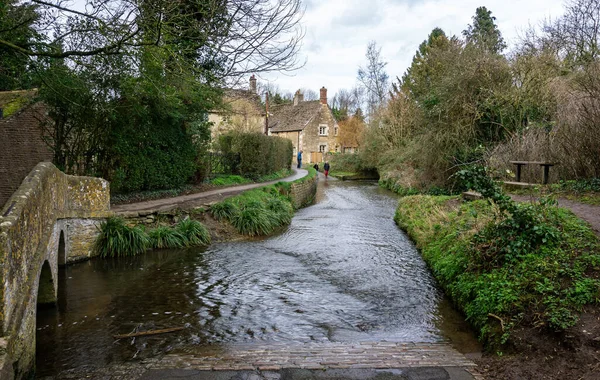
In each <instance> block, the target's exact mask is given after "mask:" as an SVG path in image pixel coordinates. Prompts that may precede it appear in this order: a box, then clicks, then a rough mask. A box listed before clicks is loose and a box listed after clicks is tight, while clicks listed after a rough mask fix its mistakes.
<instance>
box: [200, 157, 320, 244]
mask: <svg viewBox="0 0 600 380" xmlns="http://www.w3.org/2000/svg"><path fill="white" fill-rule="evenodd" d="M313 172H314V169H313ZM282 189H285V186H284V185H282V184H281V183H278V184H276V185H273V186H266V187H263V188H260V189H256V190H251V191H247V192H245V193H243V194H240V195H238V196H236V197H232V198H229V199H227V200H225V201H223V202H219V203H217V204H215V205H213V206H212V207H211V213H212V215H213V216H214V217H215V218H216V219H218V220H226V221H229V222H230V223H231V224H232V225H233V226H234V227H235V228H236V229H237V230H238V232H239V233H241V234H244V235H249V236H256V235H268V234H270V233H272V232H273V231H274V230H275V229H276V228H279V227H281V226H286V225H288V224H289V223H290V222H291V220H292V216H293V215H294V208H293V207H292V204H291V202H290V200H289V199H288V198H287V197H285V196H283V195H281V192H282Z"/></svg>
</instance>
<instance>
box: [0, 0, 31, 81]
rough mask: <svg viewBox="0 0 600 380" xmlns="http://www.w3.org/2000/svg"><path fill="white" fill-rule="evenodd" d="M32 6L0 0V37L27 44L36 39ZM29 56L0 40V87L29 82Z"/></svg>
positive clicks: (18, 44)
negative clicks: (0, 42)
mask: <svg viewBox="0 0 600 380" xmlns="http://www.w3.org/2000/svg"><path fill="white" fill-rule="evenodd" d="M38 17H39V16H38V15H37V13H36V12H35V7H34V6H32V5H21V4H19V2H18V1H16V0H7V1H0V39H5V40H8V41H10V42H11V44H12V45H14V46H16V47H24V46H30V45H32V44H33V42H35V41H36V40H38V39H39V35H38V33H37V32H36V31H35V29H34V28H33V24H34V22H35V21H36V20H37V19H38ZM28 65H29V57H27V56H26V55H24V54H21V53H19V52H17V51H16V50H15V49H13V48H10V47H8V46H7V45H5V44H0V91H7V90H17V89H23V88H27V87H28V86H30V85H31V83H30V73H28V70H27V69H28Z"/></svg>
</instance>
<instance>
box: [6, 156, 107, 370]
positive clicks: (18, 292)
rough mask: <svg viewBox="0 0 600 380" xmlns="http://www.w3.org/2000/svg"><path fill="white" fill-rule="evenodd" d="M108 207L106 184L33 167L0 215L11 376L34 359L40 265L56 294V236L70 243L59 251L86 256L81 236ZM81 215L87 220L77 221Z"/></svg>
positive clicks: (85, 243)
mask: <svg viewBox="0 0 600 380" xmlns="http://www.w3.org/2000/svg"><path fill="white" fill-rule="evenodd" d="M109 209H110V203H109V186H108V182H107V181H105V180H103V179H100V178H90V177H74V176H68V175H66V174H64V173H63V172H61V171H60V170H58V169H57V168H56V167H55V166H54V165H52V164H51V163H39V164H38V165H36V166H35V168H34V169H33V170H32V171H31V172H30V173H29V175H28V176H27V177H26V178H25V179H24V180H23V182H22V183H21V186H20V187H19V188H18V190H17V191H16V192H15V193H14V194H13V195H12V197H11V198H10V199H8V201H7V202H6V204H5V205H4V208H3V209H2V211H1V212H0V268H1V269H0V276H1V279H0V280H1V282H0V284H1V286H0V301H1V305H0V307H1V309H0V333H1V335H2V336H5V337H9V339H8V347H7V354H8V355H9V357H10V358H11V363H12V362H17V364H16V368H14V372H15V376H16V377H20V376H24V374H26V373H27V371H28V370H29V369H30V368H31V366H32V363H33V361H34V359H35V347H34V345H35V310H36V307H37V305H36V299H37V289H38V285H39V280H40V273H41V270H42V265H43V264H44V262H45V261H48V263H49V264H50V269H51V271H52V276H53V278H54V281H53V286H54V287H55V291H56V284H57V283H58V282H57V281H56V278H55V276H56V273H57V272H58V264H59V263H58V261H59V260H58V247H59V239H60V235H61V233H63V234H64V237H65V240H68V242H67V241H66V242H65V243H66V244H70V245H71V247H65V248H66V250H65V252H70V253H71V255H72V256H73V257H76V258H80V257H83V256H86V255H87V256H88V257H89V254H90V251H89V247H90V246H91V245H90V242H89V241H90V240H92V239H93V238H95V236H96V235H93V236H89V239H87V240H86V239H83V238H82V235H86V234H90V231H91V227H90V226H91V225H94V224H95V223H98V222H99V221H100V220H102V218H105V217H107V216H108V215H109V214H110V212H109ZM83 215H86V216H87V219H85V220H83V221H78V220H77V218H79V217H80V216H83ZM94 219H95V221H90V220H94ZM70 227H71V228H70ZM69 230H71V231H69ZM71 232H72V233H71ZM69 248H71V249H69ZM67 261H69V260H68V259H67ZM19 374H20V375H19Z"/></svg>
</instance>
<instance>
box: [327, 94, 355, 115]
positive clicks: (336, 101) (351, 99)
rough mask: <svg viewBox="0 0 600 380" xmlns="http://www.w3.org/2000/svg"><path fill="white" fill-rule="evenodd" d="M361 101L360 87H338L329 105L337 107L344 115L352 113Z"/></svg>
mask: <svg viewBox="0 0 600 380" xmlns="http://www.w3.org/2000/svg"><path fill="white" fill-rule="evenodd" d="M361 103H362V89H361V88H360V87H354V88H352V89H350V90H347V89H345V88H342V89H340V90H339V91H338V92H337V93H336V94H335V95H334V96H333V98H332V99H331V107H332V108H335V109H339V110H340V111H342V112H344V113H345V114H346V115H350V114H353V113H354V112H355V111H356V110H357V109H358V108H360V105H361Z"/></svg>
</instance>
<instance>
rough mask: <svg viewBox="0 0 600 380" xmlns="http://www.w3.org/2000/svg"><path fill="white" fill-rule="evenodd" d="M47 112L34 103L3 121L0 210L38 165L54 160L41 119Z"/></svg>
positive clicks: (0, 134) (0, 147)
mask: <svg viewBox="0 0 600 380" xmlns="http://www.w3.org/2000/svg"><path fill="white" fill-rule="evenodd" d="M44 114H45V110H44V107H43V105H42V104H41V103H37V104H34V105H32V106H29V107H27V108H25V109H24V110H22V111H21V112H19V113H17V114H15V115H12V116H11V117H9V118H7V119H0V208H2V206H3V205H4V204H5V203H6V201H7V200H8V198H9V197H10V196H11V195H12V193H14V192H15V191H16V190H17V189H18V188H19V185H20V184H21V182H22V181H23V179H25V177H26V176H27V175H28V174H29V172H30V171H31V170H32V169H33V168H34V167H35V165H37V164H38V163H39V162H43V161H52V156H53V155H52V151H51V150H50V149H49V148H48V147H47V145H46V144H45V143H44V141H43V140H42V137H41V136H42V135H41V128H40V122H39V120H40V119H41V118H42V117H44Z"/></svg>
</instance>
